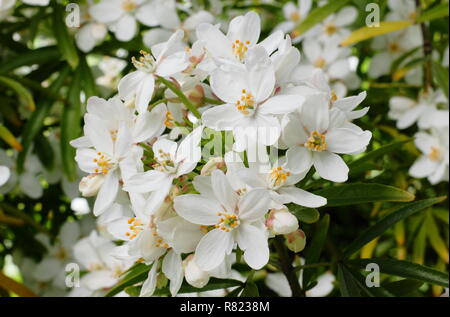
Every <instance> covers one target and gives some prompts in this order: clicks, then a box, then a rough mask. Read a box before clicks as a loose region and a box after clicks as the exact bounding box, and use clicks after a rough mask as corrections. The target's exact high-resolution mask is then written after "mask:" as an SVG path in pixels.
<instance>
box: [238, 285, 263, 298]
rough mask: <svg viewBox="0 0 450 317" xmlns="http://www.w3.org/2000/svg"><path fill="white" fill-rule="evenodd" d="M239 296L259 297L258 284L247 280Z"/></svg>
mask: <svg viewBox="0 0 450 317" xmlns="http://www.w3.org/2000/svg"><path fill="white" fill-rule="evenodd" d="M239 297H259V291H258V286H256V284H255V283H254V282H247V283H246V284H245V287H244V291H243V292H242V294H241V295H240V296H239Z"/></svg>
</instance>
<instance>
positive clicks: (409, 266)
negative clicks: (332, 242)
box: [347, 258, 448, 287]
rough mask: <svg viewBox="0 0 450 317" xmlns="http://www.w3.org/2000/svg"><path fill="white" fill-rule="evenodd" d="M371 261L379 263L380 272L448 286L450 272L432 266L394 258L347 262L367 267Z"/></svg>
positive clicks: (363, 267) (362, 267) (358, 266)
mask: <svg viewBox="0 0 450 317" xmlns="http://www.w3.org/2000/svg"><path fill="white" fill-rule="evenodd" d="M369 263H375V264H378V266H379V267H380V273H384V274H389V275H395V276H400V277H404V278H410V279H415V280H419V281H423V282H426V283H430V284H434V285H440V286H443V287H448V274H446V273H443V272H439V271H436V270H435V269H432V268H430V267H427V266H424V265H420V264H416V263H412V262H408V261H401V260H394V259H375V258H372V259H357V260H350V261H348V262H347V264H348V265H351V266H354V267H357V268H360V269H365V267H366V265H367V264H369Z"/></svg>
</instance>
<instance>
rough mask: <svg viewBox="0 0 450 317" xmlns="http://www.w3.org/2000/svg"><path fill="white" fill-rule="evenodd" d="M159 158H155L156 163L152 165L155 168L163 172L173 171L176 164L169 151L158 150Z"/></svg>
mask: <svg viewBox="0 0 450 317" xmlns="http://www.w3.org/2000/svg"><path fill="white" fill-rule="evenodd" d="M158 152H159V157H160V158H159V159H156V163H155V164H153V165H152V167H153V168H154V169H155V170H158V171H161V172H165V173H175V171H176V169H177V168H176V166H175V163H174V162H173V161H172V158H171V157H170V153H167V152H164V151H163V150H159V151H158Z"/></svg>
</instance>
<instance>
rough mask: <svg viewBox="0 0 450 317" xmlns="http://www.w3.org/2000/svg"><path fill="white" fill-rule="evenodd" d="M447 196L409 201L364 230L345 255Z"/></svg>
mask: <svg viewBox="0 0 450 317" xmlns="http://www.w3.org/2000/svg"><path fill="white" fill-rule="evenodd" d="M445 199H446V197H438V198H430V199H425V200H419V201H415V202H413V203H409V204H406V205H404V206H403V207H401V208H400V209H398V210H397V211H394V212H393V213H391V214H389V215H388V216H386V217H384V218H383V219H381V220H380V221H379V222H377V223H376V224H375V225H373V226H371V227H370V228H368V229H367V230H366V231H364V232H363V233H362V234H361V235H360V236H359V237H358V238H357V239H356V240H355V241H353V242H352V243H351V244H350V245H349V246H348V247H347V248H346V249H345V251H344V253H343V256H344V257H349V256H351V255H352V254H353V253H355V252H356V251H358V250H359V249H361V248H362V247H363V246H364V245H366V244H367V243H369V242H370V241H372V240H373V239H375V238H376V237H378V236H380V235H382V234H383V233H384V232H385V231H386V230H387V229H389V228H390V227H392V226H393V225H394V224H396V223H397V222H398V221H400V220H403V219H405V218H407V217H409V216H411V215H413V214H415V213H416V212H419V211H421V210H423V209H425V208H428V207H430V206H432V205H434V204H437V203H440V202H442V201H444V200H445Z"/></svg>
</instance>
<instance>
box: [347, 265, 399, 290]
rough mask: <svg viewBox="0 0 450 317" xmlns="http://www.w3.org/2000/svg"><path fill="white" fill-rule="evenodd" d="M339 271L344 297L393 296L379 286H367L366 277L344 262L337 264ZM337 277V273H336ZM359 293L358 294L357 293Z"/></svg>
mask: <svg viewBox="0 0 450 317" xmlns="http://www.w3.org/2000/svg"><path fill="white" fill-rule="evenodd" d="M339 267H340V272H341V280H340V281H343V284H342V285H343V287H344V289H343V290H342V289H341V294H342V296H344V297H349V296H352V297H360V296H364V297H393V295H392V294H391V293H390V292H389V291H387V290H386V289H384V288H383V287H381V286H378V287H376V286H374V287H367V284H366V277H365V276H363V275H362V274H361V273H359V272H357V271H355V270H354V269H352V268H350V267H347V266H346V265H345V264H339V265H338V274H339ZM338 278H339V275H338ZM358 294H359V295H358Z"/></svg>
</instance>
